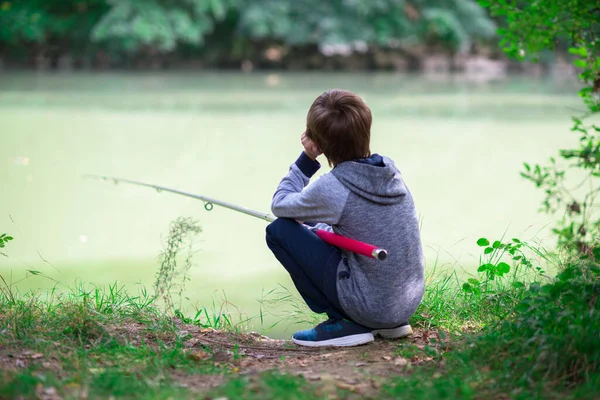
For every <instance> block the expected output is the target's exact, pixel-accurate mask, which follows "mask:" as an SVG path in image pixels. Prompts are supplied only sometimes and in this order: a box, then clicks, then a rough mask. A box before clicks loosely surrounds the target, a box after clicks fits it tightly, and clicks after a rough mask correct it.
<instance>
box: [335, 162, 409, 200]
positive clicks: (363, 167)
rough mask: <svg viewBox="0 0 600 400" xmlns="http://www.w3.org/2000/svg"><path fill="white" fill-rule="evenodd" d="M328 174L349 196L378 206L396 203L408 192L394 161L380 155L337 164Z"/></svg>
mask: <svg viewBox="0 0 600 400" xmlns="http://www.w3.org/2000/svg"><path fill="white" fill-rule="evenodd" d="M331 173H332V174H333V175H334V176H335V177H336V178H337V179H338V180H339V181H340V182H341V183H342V184H343V185H344V186H345V187H346V188H348V190H350V191H351V192H352V193H354V194H356V195H357V196H359V197H363V198H365V199H367V200H370V201H372V202H374V203H377V204H384V205H387V204H396V203H399V202H400V201H402V199H403V198H404V197H405V196H406V193H407V188H406V185H405V184H404V181H403V180H402V177H401V175H400V172H399V171H398V170H397V169H396V167H395V165H394V162H393V161H392V160H390V159H389V158H387V157H382V156H380V155H379V154H373V155H372V156H371V157H369V158H361V159H357V160H352V161H346V162H343V163H340V164H338V165H336V166H335V168H333V170H332V171H331Z"/></svg>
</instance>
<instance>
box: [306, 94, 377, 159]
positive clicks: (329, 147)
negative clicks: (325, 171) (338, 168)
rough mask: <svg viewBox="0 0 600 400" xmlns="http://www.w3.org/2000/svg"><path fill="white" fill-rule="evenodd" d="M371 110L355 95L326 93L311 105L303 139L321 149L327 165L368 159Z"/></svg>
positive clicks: (369, 152)
mask: <svg viewBox="0 0 600 400" xmlns="http://www.w3.org/2000/svg"><path fill="white" fill-rule="evenodd" d="M372 119H373V118H372V116H371V110H370V109H369V107H367V105H366V104H365V103H364V102H363V101H362V99H361V98H360V97H359V96H357V95H356V94H354V93H351V92H348V91H346V90H339V89H333V90H329V91H327V92H325V93H323V94H322V95H320V96H319V97H317V99H316V100H315V101H314V102H313V104H312V106H310V109H309V110H308V115H307V117H306V136H307V137H308V138H309V139H310V140H312V141H313V142H314V143H315V144H316V145H317V146H318V147H319V149H321V151H322V152H323V154H324V155H325V157H327V161H329V165H330V166H331V165H333V166H335V165H337V164H339V163H342V162H344V161H348V160H352V159H355V158H363V157H369V156H370V155H371V149H370V147H369V142H370V139H371V122H372Z"/></svg>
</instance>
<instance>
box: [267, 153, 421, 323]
mask: <svg viewBox="0 0 600 400" xmlns="http://www.w3.org/2000/svg"><path fill="white" fill-rule="evenodd" d="M319 167H320V164H319V163H317V162H315V161H312V160H311V159H310V158H308V156H306V155H305V154H304V153H303V154H302V155H301V156H300V158H298V160H297V161H296V163H294V164H292V166H291V167H290V169H289V172H288V174H287V175H286V176H285V177H284V178H283V179H282V181H281V183H280V184H279V187H278V188H277V191H276V192H275V194H274V196H273V202H272V205H271V210H272V212H273V214H274V215H275V216H277V217H286V218H293V219H296V220H299V221H305V222H312V223H316V222H319V223H323V224H327V225H330V226H331V228H332V229H330V230H333V231H334V232H335V233H339V234H340V235H344V236H347V237H349V238H352V239H356V240H360V241H363V242H366V243H371V244H373V245H376V246H378V247H381V248H384V249H386V250H387V251H388V258H387V259H386V260H385V261H379V260H375V259H372V258H368V257H365V256H361V255H357V254H355V253H350V252H346V251H343V252H342V261H340V264H339V265H338V267H337V268H338V274H337V276H338V280H337V291H338V297H339V301H340V304H341V306H342V308H343V309H344V311H345V312H346V314H348V316H349V317H350V318H352V319H353V320H354V321H356V322H358V323H359V324H362V325H364V326H367V327H370V328H391V327H395V326H397V325H399V324H401V323H404V322H407V321H408V318H409V317H410V316H411V315H412V314H413V313H414V312H415V310H416V309H417V307H418V306H419V304H420V303H421V300H422V298H423V292H424V289H425V285H424V277H423V267H424V260H423V249H422V245H421V237H420V233H419V222H418V218H417V213H416V211H415V205H414V202H413V199H412V196H411V194H410V191H409V190H408V188H407V187H406V184H405V183H404V180H403V179H402V176H401V174H400V172H399V171H398V170H397V169H396V167H395V166H394V163H393V162H392V160H391V159H389V158H387V157H382V156H379V155H378V154H374V155H372V156H371V157H369V158H366V159H361V160H354V161H346V162H343V163H340V164H338V165H337V166H335V167H334V168H333V170H332V171H331V172H330V173H327V174H325V175H323V176H321V177H320V178H319V179H317V180H315V181H314V182H313V183H312V184H310V185H308V183H309V180H310V177H312V175H314V173H315V172H316V171H317V170H318V169H319ZM319 225H321V224H319ZM319 227H321V228H322V227H323V226H322V225H321V226H319Z"/></svg>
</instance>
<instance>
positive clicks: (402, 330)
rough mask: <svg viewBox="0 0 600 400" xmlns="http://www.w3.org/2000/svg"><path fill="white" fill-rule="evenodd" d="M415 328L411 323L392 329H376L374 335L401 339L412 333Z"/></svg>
mask: <svg viewBox="0 0 600 400" xmlns="http://www.w3.org/2000/svg"><path fill="white" fill-rule="evenodd" d="M412 333H413V330H412V328H411V327H410V325H404V326H399V327H397V328H390V329H376V330H374V331H373V335H375V336H380V337H382V338H384V339H400V338H403V337H407V336H410V335H412Z"/></svg>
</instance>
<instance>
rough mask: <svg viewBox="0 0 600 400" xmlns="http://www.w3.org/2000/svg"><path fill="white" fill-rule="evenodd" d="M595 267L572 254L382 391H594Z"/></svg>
mask: <svg viewBox="0 0 600 400" xmlns="http://www.w3.org/2000/svg"><path fill="white" fill-rule="evenodd" d="M599 272H600V268H598V266H597V264H595V263H591V262H590V260H589V259H587V260H586V259H573V261H572V262H570V263H567V264H566V265H565V266H564V268H563V271H562V272H561V273H560V274H559V275H558V276H557V277H556V279H555V280H554V281H553V282H551V283H548V284H545V285H541V284H539V283H532V284H531V285H530V286H529V288H528V289H527V290H526V291H525V292H524V296H523V299H522V300H521V301H520V302H519V304H518V305H517V307H516V308H515V309H514V314H513V315H512V316H511V317H510V318H507V319H505V320H504V321H501V322H500V323H497V324H492V325H490V326H489V327H487V328H486V329H485V330H484V331H483V332H482V333H481V334H479V335H477V336H474V337H472V338H470V339H469V340H468V341H467V342H466V343H464V344H463V345H462V346H461V347H460V348H459V349H458V350H456V351H455V352H453V353H447V354H446V356H445V359H444V360H443V361H442V362H443V364H444V365H443V366H442V365H441V364H434V365H430V366H425V367H424V368H420V369H418V370H417V371H414V372H413V373H412V374H410V375H408V376H406V375H403V376H402V377H401V378H399V379H395V380H394V382H393V384H390V385H386V387H384V389H383V391H384V393H386V394H387V395H389V397H390V398H398V397H402V398H424V399H433V398H465V399H471V398H486V397H490V398H522V399H527V398H590V399H591V398H597V396H598V394H599V389H598V388H599V387H600V386H597V384H598V382H600V343H599V342H598V340H597V337H598V335H597V332H598V331H599V330H600V318H599V317H600V315H599V314H600V302H599V301H598V295H599V294H600V279H599ZM584 389H585V390H584ZM586 390H587V391H586ZM569 393H572V395H568V394H569ZM577 394H578V395H577ZM582 395H583V397H579V396H582ZM383 397H387V396H383Z"/></svg>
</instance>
